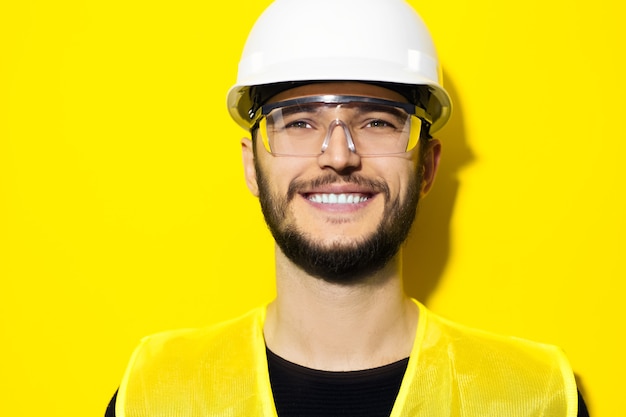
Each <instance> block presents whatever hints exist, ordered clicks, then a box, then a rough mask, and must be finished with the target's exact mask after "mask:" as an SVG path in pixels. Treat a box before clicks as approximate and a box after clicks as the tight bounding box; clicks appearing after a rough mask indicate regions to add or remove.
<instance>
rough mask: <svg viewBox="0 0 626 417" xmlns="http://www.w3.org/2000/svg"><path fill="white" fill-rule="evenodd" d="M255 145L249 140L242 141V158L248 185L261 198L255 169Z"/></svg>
mask: <svg viewBox="0 0 626 417" xmlns="http://www.w3.org/2000/svg"><path fill="white" fill-rule="evenodd" d="M253 146H254V143H252V141H251V140H250V139H248V138H243V139H241V158H242V159H243V173H244V175H245V177H246V185H247V186H248V189H249V190H250V192H251V193H252V194H253V195H254V196H255V197H258V196H259V185H258V184H257V180H256V168H255V167H254V149H253Z"/></svg>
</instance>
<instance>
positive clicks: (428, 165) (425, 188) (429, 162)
mask: <svg viewBox="0 0 626 417" xmlns="http://www.w3.org/2000/svg"><path fill="white" fill-rule="evenodd" d="M440 156H441V142H440V141H439V140H438V139H434V138H433V139H431V140H430V141H429V142H428V147H427V148H426V150H425V153H424V158H423V161H424V165H423V166H422V169H423V171H424V175H423V177H422V189H421V193H420V194H421V196H422V197H423V196H425V195H426V194H428V192H429V191H430V189H431V188H432V186H433V183H434V182H435V174H437V168H438V167H439V157H440Z"/></svg>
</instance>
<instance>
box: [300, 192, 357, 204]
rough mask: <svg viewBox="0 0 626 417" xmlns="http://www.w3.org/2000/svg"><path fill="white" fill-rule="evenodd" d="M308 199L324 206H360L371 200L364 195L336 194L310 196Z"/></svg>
mask: <svg viewBox="0 0 626 417" xmlns="http://www.w3.org/2000/svg"><path fill="white" fill-rule="evenodd" d="M307 198H308V199H309V200H310V201H312V202H314V203H322V204H359V203H363V202H365V201H367V200H368V199H369V197H367V196H365V195H363V194H334V193H319V194H318V193H316V194H309V195H308V196H307Z"/></svg>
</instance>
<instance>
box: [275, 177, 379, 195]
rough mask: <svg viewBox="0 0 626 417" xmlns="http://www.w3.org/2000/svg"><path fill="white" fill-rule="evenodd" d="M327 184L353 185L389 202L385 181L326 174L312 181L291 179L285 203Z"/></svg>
mask: <svg viewBox="0 0 626 417" xmlns="http://www.w3.org/2000/svg"><path fill="white" fill-rule="evenodd" d="M329 184H354V185H358V186H360V187H366V188H369V189H370V190H372V191H373V192H375V193H381V194H383V195H384V196H385V200H386V201H389V198H390V192H389V186H388V185H387V183H386V182H385V181H382V180H378V179H372V178H365V177H364V176H362V175H359V174H348V175H338V174H335V173H328V174H326V175H322V176H320V177H317V178H315V179H312V180H299V179H297V178H295V179H293V180H292V181H291V182H290V183H289V187H288V189H287V201H291V200H292V199H293V198H294V197H295V196H296V195H297V194H299V193H301V192H303V191H306V190H310V189H312V188H318V187H321V186H324V185H329Z"/></svg>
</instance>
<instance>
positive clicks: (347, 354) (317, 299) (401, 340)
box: [264, 248, 418, 371]
mask: <svg viewBox="0 0 626 417" xmlns="http://www.w3.org/2000/svg"><path fill="white" fill-rule="evenodd" d="M401 269H402V268H401V264H400V256H399V255H397V256H396V258H394V259H393V260H392V261H391V262H390V263H389V264H388V265H387V266H386V267H385V268H383V269H382V270H380V271H377V272H376V273H374V274H372V275H371V276H368V277H365V278H364V279H363V280H361V281H359V282H358V283H351V284H347V285H342V284H335V283H329V282H327V281H324V280H321V279H319V278H316V277H312V276H310V275H308V274H306V273H305V272H304V271H302V270H301V269H300V268H298V267H297V266H295V265H294V264H293V263H291V261H289V260H288V259H287V258H286V257H285V256H284V255H283V254H282V253H281V252H280V249H279V248H277V249H276V279H277V281H276V283H277V285H276V288H277V297H276V299H275V300H274V302H273V303H271V304H270V306H269V307H268V311H267V319H266V323H265V328H264V332H265V339H266V343H267V346H268V348H269V349H270V350H272V351H273V352H274V353H276V354H277V355H279V356H281V357H283V358H284V359H287V360H289V361H292V362H295V363H297V364H299V365H302V366H307V367H310V368H314V369H323V370H329V371H348V370H357V369H368V368H373V367H377V366H382V365H386V364H389V363H392V362H395V361H397V360H400V359H403V358H406V357H407V356H409V354H410V351H411V348H412V346H413V338H414V334H415V329H416V326H417V315H418V310H417V307H416V306H415V304H414V303H413V302H412V301H411V300H410V299H409V298H408V297H407V296H406V294H405V293H404V291H403V287H402V279H401Z"/></svg>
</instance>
